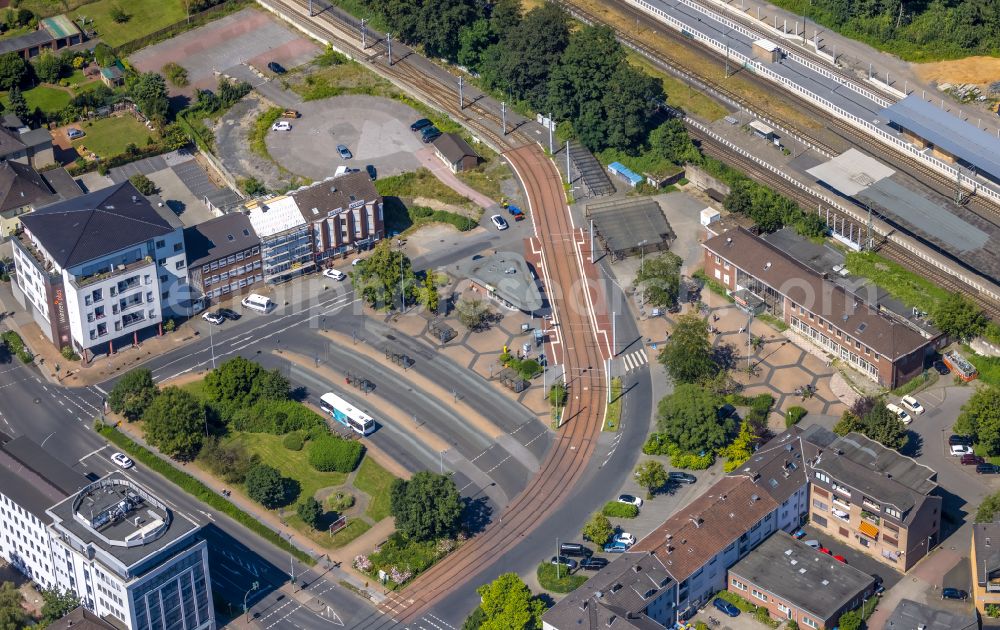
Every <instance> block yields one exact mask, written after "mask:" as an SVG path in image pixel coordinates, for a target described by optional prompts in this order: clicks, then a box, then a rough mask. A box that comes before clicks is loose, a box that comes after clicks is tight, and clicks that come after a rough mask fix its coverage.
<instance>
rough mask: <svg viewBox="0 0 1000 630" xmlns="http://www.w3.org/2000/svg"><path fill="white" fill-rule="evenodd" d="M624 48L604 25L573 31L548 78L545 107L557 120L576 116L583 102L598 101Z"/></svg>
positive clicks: (616, 66) (623, 56)
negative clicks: (546, 103)
mask: <svg viewBox="0 0 1000 630" xmlns="http://www.w3.org/2000/svg"><path fill="white" fill-rule="evenodd" d="M624 61H625V51H624V49H623V48H622V46H621V44H619V43H618V40H617V39H616V38H615V33H614V31H612V30H611V29H610V28H609V27H607V26H584V27H583V28H581V29H580V30H579V31H578V32H576V33H574V34H573V35H572V36H571V37H570V39H569V43H568V44H567V46H566V50H564V51H563V53H562V55H561V56H560V57H559V65H558V66H557V67H556V68H555V69H554V70H553V71H552V76H551V77H549V81H548V89H549V94H548V109H549V110H550V111H551V112H552V114H553V115H554V116H555V118H556V120H569V119H576V118H578V117H579V116H580V112H581V110H582V108H583V106H584V105H585V104H586V103H590V102H594V101H600V100H601V99H602V98H603V97H604V95H605V93H607V90H608V81H610V80H611V77H612V75H614V73H615V71H616V70H617V69H618V66H619V64H621V63H622V62H624Z"/></svg>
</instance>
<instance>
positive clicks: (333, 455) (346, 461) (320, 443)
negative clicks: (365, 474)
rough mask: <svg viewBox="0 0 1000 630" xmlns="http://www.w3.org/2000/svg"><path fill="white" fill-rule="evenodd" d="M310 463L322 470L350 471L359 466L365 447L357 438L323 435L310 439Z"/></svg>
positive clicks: (308, 448)
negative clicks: (347, 438) (348, 438)
mask: <svg viewBox="0 0 1000 630" xmlns="http://www.w3.org/2000/svg"><path fill="white" fill-rule="evenodd" d="M307 451H308V454H309V465H310V466H312V467H313V468H315V469H316V470H319V471H321V472H331V471H337V472H343V473H348V472H351V471H352V470H354V469H355V468H357V467H358V464H359V463H361V456H362V455H364V452H365V447H364V446H362V444H361V442H358V441H356V440H345V439H343V438H339V437H337V436H335V435H323V436H320V437H317V438H315V439H312V440H310V441H309V446H308V447H307Z"/></svg>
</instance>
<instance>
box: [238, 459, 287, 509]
mask: <svg viewBox="0 0 1000 630" xmlns="http://www.w3.org/2000/svg"><path fill="white" fill-rule="evenodd" d="M244 483H245V484H246V489H247V496H249V497H250V498H251V499H253V500H254V501H256V502H257V503H260V504H261V505H263V506H264V507H266V508H268V509H271V508H275V507H278V506H279V505H282V504H283V503H285V501H286V492H285V480H284V479H282V478H281V473H280V472H278V469H277V468H274V467H273V466H268V465H267V464H257V465H255V466H254V467H253V468H251V469H250V470H249V471H247V476H246V480H245V481H244Z"/></svg>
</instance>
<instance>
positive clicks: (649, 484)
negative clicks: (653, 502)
mask: <svg viewBox="0 0 1000 630" xmlns="http://www.w3.org/2000/svg"><path fill="white" fill-rule="evenodd" d="M668 480H669V477H668V476H667V471H666V469H665V468H663V464H661V463H660V462H658V461H656V460H655V459H647V460H646V461H644V462H642V463H641V464H639V467H638V468H636V469H635V482H636V483H637V484H639V485H640V486H642V487H643V488H645V489H646V498H647V499H652V498H653V493H654V492H655V491H656V490H659V489H660V488H662V487H663V486H665V485H667V481H668Z"/></svg>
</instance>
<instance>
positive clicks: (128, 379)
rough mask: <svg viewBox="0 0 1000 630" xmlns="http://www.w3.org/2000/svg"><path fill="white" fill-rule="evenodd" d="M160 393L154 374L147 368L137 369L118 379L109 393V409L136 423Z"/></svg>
mask: <svg viewBox="0 0 1000 630" xmlns="http://www.w3.org/2000/svg"><path fill="white" fill-rule="evenodd" d="M158 391H159V390H158V389H157V388H156V383H154V382H153V373H152V372H150V371H149V370H148V369H146V368H135V369H134V370H129V371H128V372H126V373H125V375H124V376H122V377H121V378H120V379H118V382H117V383H115V386H114V387H113V388H111V391H110V392H108V407H110V408H111V411H113V412H115V413H120V414H122V415H123V416H125V418H126V419H127V420H128V421H129V422H134V421H136V420H138V419H139V418H141V417H142V415H143V413H145V411H146V408H147V407H149V405H150V403H152V402H153V398H155V397H156V394H157V392H158Z"/></svg>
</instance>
